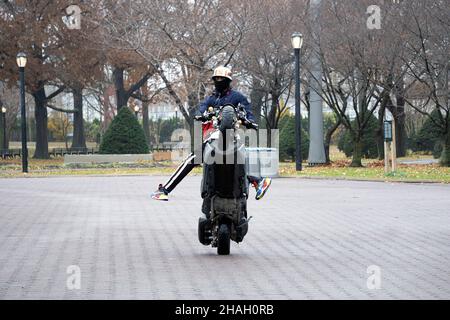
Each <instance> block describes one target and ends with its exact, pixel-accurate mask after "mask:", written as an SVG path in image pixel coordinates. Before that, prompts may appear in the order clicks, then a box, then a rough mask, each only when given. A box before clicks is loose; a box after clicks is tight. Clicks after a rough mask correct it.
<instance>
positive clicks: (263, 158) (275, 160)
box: [246, 148, 279, 178]
mask: <svg viewBox="0 0 450 320" xmlns="http://www.w3.org/2000/svg"><path fill="white" fill-rule="evenodd" d="M246 166H247V175H250V176H255V177H269V178H275V177H278V169H279V153H278V149H277V148H246Z"/></svg>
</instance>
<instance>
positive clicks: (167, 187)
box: [152, 153, 199, 201]
mask: <svg viewBox="0 0 450 320" xmlns="http://www.w3.org/2000/svg"><path fill="white" fill-rule="evenodd" d="M194 158H195V155H194V154H193V153H191V154H190V155H189V156H188V157H187V158H186V159H185V160H184V161H183V162H182V163H181V164H180V166H179V167H178V168H177V170H175V172H174V173H173V174H172V175H171V176H170V178H169V180H167V182H166V183H164V184H160V185H159V187H158V190H157V191H155V192H153V194H152V198H153V199H155V200H165V201H167V200H169V197H168V194H169V193H170V192H172V190H173V189H175V187H176V186H177V185H178V184H179V183H180V182H181V180H183V179H184V177H186V176H187V175H188V174H189V172H191V170H192V169H193V168H194V167H196V166H198V165H199V164H196V163H195V162H194Z"/></svg>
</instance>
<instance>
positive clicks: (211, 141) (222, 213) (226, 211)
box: [195, 104, 258, 255]
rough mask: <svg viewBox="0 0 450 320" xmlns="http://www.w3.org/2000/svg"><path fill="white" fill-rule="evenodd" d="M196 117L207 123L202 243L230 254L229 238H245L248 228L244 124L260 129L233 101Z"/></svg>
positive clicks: (202, 186) (199, 233)
mask: <svg viewBox="0 0 450 320" xmlns="http://www.w3.org/2000/svg"><path fill="white" fill-rule="evenodd" d="M195 120H197V121H202V125H203V126H204V127H205V126H206V127H208V128H209V129H210V130H209V133H208V134H207V136H206V137H205V142H204V146H203V177H202V183H201V196H202V198H203V205H202V211H203V213H204V214H205V217H200V218H199V222H198V237H199V241H200V243H202V244H203V245H207V246H208V245H211V246H212V247H213V248H215V247H216V248H217V253H218V254H219V255H228V254H230V242H231V240H233V241H234V242H236V243H240V242H242V241H243V239H244V237H245V235H246V234H247V232H248V223H249V221H250V219H251V218H252V217H250V218H247V198H248V189H249V183H248V180H247V170H246V161H245V159H246V153H245V141H244V139H241V131H240V130H241V127H245V128H247V129H255V130H256V129H257V128H258V126H257V125H256V124H254V123H253V122H251V121H249V120H248V119H247V115H246V112H245V109H244V108H243V107H240V106H238V107H236V106H234V105H231V104H227V105H224V106H222V107H219V108H212V107H209V108H208V110H207V111H206V112H205V113H204V114H203V115H201V116H196V117H195Z"/></svg>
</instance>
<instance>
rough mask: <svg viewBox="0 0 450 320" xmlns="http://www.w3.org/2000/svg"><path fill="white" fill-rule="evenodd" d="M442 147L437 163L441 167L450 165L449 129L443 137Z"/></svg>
mask: <svg viewBox="0 0 450 320" xmlns="http://www.w3.org/2000/svg"><path fill="white" fill-rule="evenodd" d="M442 147H443V149H442V153H441V158H440V161H439V163H440V165H441V166H442V167H450V130H447V134H446V135H445V136H444V137H443V143H442Z"/></svg>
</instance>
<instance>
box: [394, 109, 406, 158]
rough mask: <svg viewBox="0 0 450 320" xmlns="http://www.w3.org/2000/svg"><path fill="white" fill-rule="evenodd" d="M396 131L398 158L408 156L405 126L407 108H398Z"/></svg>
mask: <svg viewBox="0 0 450 320" xmlns="http://www.w3.org/2000/svg"><path fill="white" fill-rule="evenodd" d="M395 119H396V120H395V125H396V127H395V130H396V132H395V133H396V138H395V140H396V145H397V147H396V149H397V157H404V156H406V137H407V136H406V124H405V120H406V117H405V107H404V106H403V107H400V105H399V106H398V108H397V114H396V118H395Z"/></svg>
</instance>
